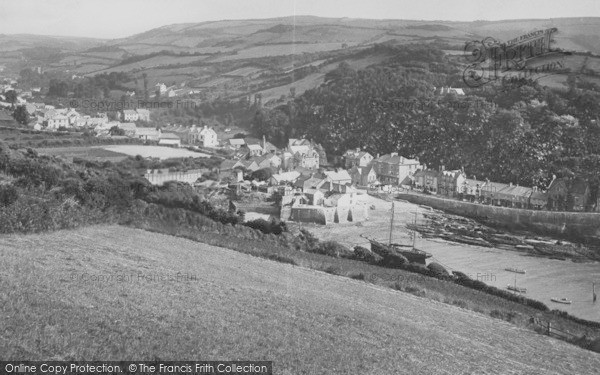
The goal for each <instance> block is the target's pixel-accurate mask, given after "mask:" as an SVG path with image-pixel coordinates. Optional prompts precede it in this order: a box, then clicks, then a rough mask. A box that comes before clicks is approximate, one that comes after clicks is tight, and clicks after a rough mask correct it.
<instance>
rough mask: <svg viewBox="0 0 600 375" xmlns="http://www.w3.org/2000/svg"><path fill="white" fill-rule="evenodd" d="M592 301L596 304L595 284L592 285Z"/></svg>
mask: <svg viewBox="0 0 600 375" xmlns="http://www.w3.org/2000/svg"><path fill="white" fill-rule="evenodd" d="M592 300H593V302H594V303H595V302H596V283H592Z"/></svg>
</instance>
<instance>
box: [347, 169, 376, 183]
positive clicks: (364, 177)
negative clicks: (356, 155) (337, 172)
mask: <svg viewBox="0 0 600 375" xmlns="http://www.w3.org/2000/svg"><path fill="white" fill-rule="evenodd" d="M348 173H350V177H351V178H352V183H353V184H354V185H358V186H369V185H373V184H376V183H377V173H376V172H375V168H373V165H372V164H370V165H368V166H366V167H359V166H354V167H352V168H351V169H350V170H349V171H348Z"/></svg>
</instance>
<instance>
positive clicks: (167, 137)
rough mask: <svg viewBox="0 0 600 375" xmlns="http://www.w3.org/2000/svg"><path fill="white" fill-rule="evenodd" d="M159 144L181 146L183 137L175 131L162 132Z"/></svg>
mask: <svg viewBox="0 0 600 375" xmlns="http://www.w3.org/2000/svg"><path fill="white" fill-rule="evenodd" d="M158 144H159V145H164V146H176V147H181V138H179V137H178V136H177V135H176V134H173V133H162V134H160V135H159V136H158Z"/></svg>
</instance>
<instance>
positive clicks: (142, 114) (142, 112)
mask: <svg viewBox="0 0 600 375" xmlns="http://www.w3.org/2000/svg"><path fill="white" fill-rule="evenodd" d="M135 112H136V113H137V115H138V120H139V121H144V122H149V121H150V111H149V110H147V109H144V108H137V109H136V110H135Z"/></svg>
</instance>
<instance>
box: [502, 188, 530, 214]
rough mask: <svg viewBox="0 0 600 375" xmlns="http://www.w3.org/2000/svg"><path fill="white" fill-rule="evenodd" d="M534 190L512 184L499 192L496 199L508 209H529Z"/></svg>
mask: <svg viewBox="0 0 600 375" xmlns="http://www.w3.org/2000/svg"><path fill="white" fill-rule="evenodd" d="M532 192H533V189H531V188H529V187H525V186H519V185H513V184H512V183H510V184H509V185H508V186H506V187H504V188H503V189H500V190H498V192H497V193H496V199H497V200H498V201H499V203H500V204H501V205H503V206H506V207H515V208H528V206H529V202H530V197H531V193H532Z"/></svg>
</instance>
